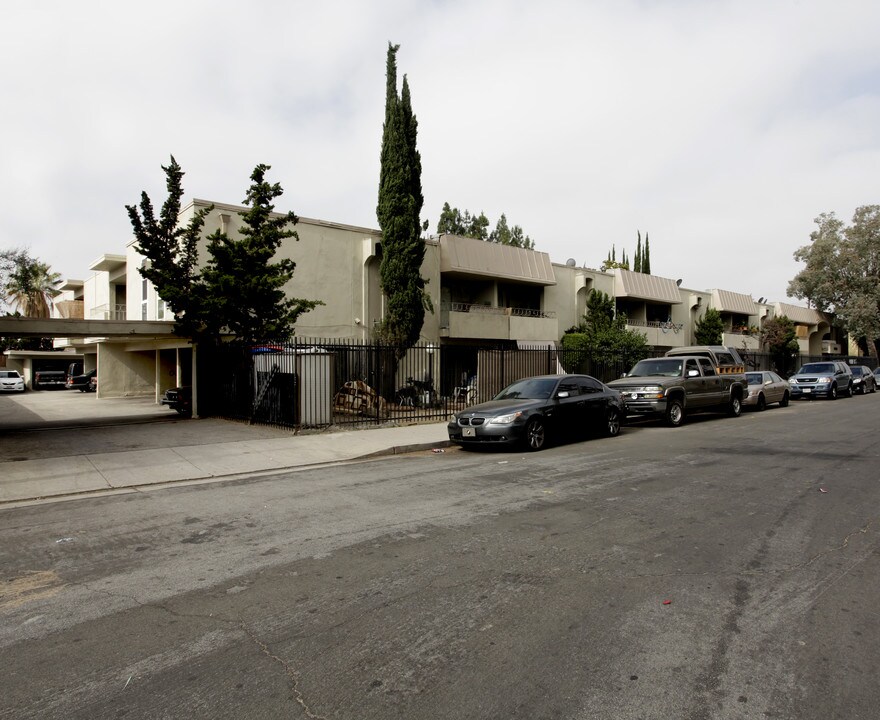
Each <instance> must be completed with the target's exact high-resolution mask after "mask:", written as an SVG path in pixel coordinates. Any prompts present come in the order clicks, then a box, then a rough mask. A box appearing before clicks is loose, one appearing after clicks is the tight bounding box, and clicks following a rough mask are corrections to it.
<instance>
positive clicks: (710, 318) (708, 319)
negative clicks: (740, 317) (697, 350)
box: [694, 308, 724, 345]
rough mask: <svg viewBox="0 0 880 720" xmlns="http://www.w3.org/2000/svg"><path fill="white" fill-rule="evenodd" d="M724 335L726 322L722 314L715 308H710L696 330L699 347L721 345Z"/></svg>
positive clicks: (698, 322) (695, 334)
mask: <svg viewBox="0 0 880 720" xmlns="http://www.w3.org/2000/svg"><path fill="white" fill-rule="evenodd" d="M723 333H724V321H722V319H721V313H720V312H718V311H717V310H715V309H714V308H709V309H708V310H706V312H705V313H704V314H703V317H701V318H700V319H699V320H697V324H696V327H695V328H694V339H695V340H696V341H697V345H720V344H721V340H722V335H723Z"/></svg>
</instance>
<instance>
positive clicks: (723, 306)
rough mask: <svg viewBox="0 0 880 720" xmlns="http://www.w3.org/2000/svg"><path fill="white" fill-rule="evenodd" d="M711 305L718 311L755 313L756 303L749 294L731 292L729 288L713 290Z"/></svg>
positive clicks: (756, 312) (744, 313) (756, 310)
mask: <svg viewBox="0 0 880 720" xmlns="http://www.w3.org/2000/svg"><path fill="white" fill-rule="evenodd" d="M712 307H714V308H715V309H716V310H717V311H718V312H727V313H736V314H738V315H757V314H758V305H757V303H756V302H755V301H754V300H753V299H752V296H751V295H743V294H742V293H735V292H731V291H730V290H713V291H712Z"/></svg>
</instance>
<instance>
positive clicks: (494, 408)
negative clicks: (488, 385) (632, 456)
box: [447, 375, 626, 450]
mask: <svg viewBox="0 0 880 720" xmlns="http://www.w3.org/2000/svg"><path fill="white" fill-rule="evenodd" d="M625 414H626V412H625V407H624V404H623V400H622V399H621V397H620V393H619V392H618V391H617V390H612V389H611V388H610V387H608V386H607V385H605V384H604V383H601V382H599V381H598V380H597V379H596V378H594V377H590V376H589V375H539V376H536V377H529V378H524V379H522V380H517V381H516V382H515V383H513V384H512V385H508V386H507V387H506V388H504V390H502V391H501V392H500V393H498V394H497V395H496V396H495V398H494V399H492V400H490V401H489V402H484V403H480V404H478V405H473V406H471V407H469V408H466V409H464V410H462V411H460V412H457V413H455V415H453V416H452V418H451V419H450V420H449V424H448V425H447V430H448V432H449V439H450V440H451V441H452V442H453V443H456V444H457V445H461V446H462V447H472V446H477V445H486V444H496V443H497V444H506V445H520V444H522V445H524V446H525V448H526V449H528V450H540V449H541V448H543V447H544V445H545V444H546V443H547V442H548V441H549V440H551V439H553V440H556V439H561V438H562V437H565V436H577V435H583V434H585V433H586V432H587V431H588V430H599V431H601V432H602V433H603V434H605V435H609V436H615V435H617V434H618V433H619V432H620V424H621V422H622V420H623V418H624V417H625Z"/></svg>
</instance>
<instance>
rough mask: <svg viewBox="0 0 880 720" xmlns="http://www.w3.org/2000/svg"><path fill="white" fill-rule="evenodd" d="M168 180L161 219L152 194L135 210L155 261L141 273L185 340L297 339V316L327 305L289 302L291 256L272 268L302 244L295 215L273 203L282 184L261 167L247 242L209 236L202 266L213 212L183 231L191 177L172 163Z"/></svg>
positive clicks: (246, 219) (143, 246) (139, 234)
mask: <svg viewBox="0 0 880 720" xmlns="http://www.w3.org/2000/svg"><path fill="white" fill-rule="evenodd" d="M162 169H163V170H164V171H165V175H166V178H167V181H166V187H167V189H168V198H167V200H166V201H165V203H164V204H163V206H162V213H161V216H160V219H159V220H158V221H157V220H156V217H155V213H154V211H153V205H152V203H151V202H150V198H149V197H148V196H147V194H146V193H142V194H141V205H140V212H138V209H137V208H136V207H134V206H131V205H127V206H126V210H127V211H128V215H129V218H130V219H131V224H132V227H133V228H134V233H135V240H136V245H135V248H136V249H137V250H138V252H140V253H141V254H142V255H144V257H145V258H146V259H147V262H146V263H145V265H144V267H142V268H140V273H141V275H142V276H143V277H144V278H146V279H147V280H149V281H150V282H151V283H152V284H153V285H154V286H155V288H156V292H157V293H158V294H159V297H161V298H162V299H163V300H164V301H165V302H167V303H168V306H169V307H170V308H171V311H172V312H173V313H174V319H175V325H174V331H175V332H176V333H177V334H179V335H182V336H184V337H189V338H191V339H193V340H198V341H202V342H208V343H217V342H219V341H220V338H221V336H222V335H226V334H230V333H231V334H233V335H234V337H235V338H236V339H238V340H243V341H245V342H253V341H255V340H264V339H270V338H271V339H285V338H287V337H289V336H290V335H291V334H293V325H294V323H295V322H296V319H297V317H298V316H299V315H300V314H302V313H303V312H308V311H309V310H311V309H312V308H314V307H315V306H317V305H322V304H323V303H321V302H320V301H315V300H301V299H298V298H286V297H285V293H284V290H283V288H284V286H285V285H286V284H287V283H288V282H289V281H290V280H291V278H292V277H293V271H294V268H295V267H296V266H295V264H294V262H293V261H292V260H290V259H284V260H281V261H280V262H278V263H272V262H271V260H272V258H273V256H274V255H275V252H276V250H277V249H278V247H279V246H280V244H281V242H282V241H283V240H285V239H287V238H294V239H298V237H297V235H296V233H295V232H294V231H293V230H290V229H288V225H292V224H295V223H296V216H295V215H294V214H293V213H292V212H291V213H288V214H287V215H285V216H281V217H272V211H273V209H274V206H273V205H272V202H271V201H272V200H274V199H275V198H276V197H279V196H280V195H281V194H282V193H283V190H282V189H281V186H280V185H279V184H278V183H275V184H274V185H272V184H269V183H268V182H266V181H265V173H266V170H268V169H269V166H267V165H258V166H257V167H256V169H255V170H254V172H253V174H252V175H251V180H252V185H251V187H250V189H249V190H248V193H247V197H246V198H245V203H246V204H247V203H249V204H250V209H249V210H248V211H247V212H244V213H241V217H242V220H243V227H242V229H241V234H242V236H243V237H242V239H241V240H232V239H230V238H229V237H227V236H226V235H225V234H223V233H220V232H219V231H218V232H215V233H214V234H213V235H211V236H210V237H209V238H208V253H209V258H208V261H207V264H206V266H205V268H204V270H201V271H200V269H199V256H198V240H199V237H200V236H201V232H202V229H203V227H204V222H205V216H206V215H207V214H208V213H209V212H210V211H211V208H207V209H204V210H200V211H199V212H198V213H196V214H195V216H194V217H193V218H192V219H191V220H190V222H189V223H188V224H187V225H186V226H183V227H180V226H178V215H179V214H180V199H181V197H182V195H183V187H182V182H181V181H182V179H183V174H184V173H183V172H182V171H181V169H180V166H179V165H178V164H177V162H176V161H175V160H174V158H173V157H172V158H171V164H170V165H169V166H168V167H164V166H163V168H162Z"/></svg>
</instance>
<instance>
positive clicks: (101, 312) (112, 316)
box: [89, 304, 126, 320]
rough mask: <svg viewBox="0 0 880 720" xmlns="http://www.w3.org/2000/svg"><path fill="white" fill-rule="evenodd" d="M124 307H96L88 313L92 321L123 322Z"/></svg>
mask: <svg viewBox="0 0 880 720" xmlns="http://www.w3.org/2000/svg"><path fill="white" fill-rule="evenodd" d="M125 315H126V310H125V305H118V304H117V305H109V304H106V305H97V306H96V307H93V308H92V310H91V312H90V313H89V317H90V318H91V319H92V320H125Z"/></svg>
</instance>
